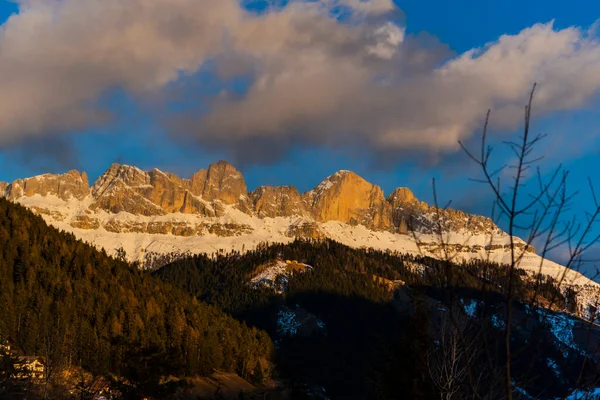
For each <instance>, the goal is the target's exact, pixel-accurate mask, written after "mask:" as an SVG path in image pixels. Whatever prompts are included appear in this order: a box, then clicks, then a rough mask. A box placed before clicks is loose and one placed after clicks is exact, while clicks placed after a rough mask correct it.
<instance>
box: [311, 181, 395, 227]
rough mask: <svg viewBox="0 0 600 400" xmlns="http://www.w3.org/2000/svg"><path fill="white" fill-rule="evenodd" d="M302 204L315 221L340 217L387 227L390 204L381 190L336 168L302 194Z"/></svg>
mask: <svg viewBox="0 0 600 400" xmlns="http://www.w3.org/2000/svg"><path fill="white" fill-rule="evenodd" d="M303 198H304V202H305V204H306V207H307V208H308V209H309V210H310V211H311V213H312V215H313V217H314V218H315V219H316V220H317V221H319V222H326V221H341V222H346V223H349V224H363V225H365V226H367V227H370V228H374V229H388V228H389V227H391V215H392V213H391V210H392V208H391V205H390V203H388V202H387V201H386V200H385V197H384V196H383V190H381V188H380V187H379V186H376V185H373V184H371V183H369V182H367V181H366V180H364V179H363V178H361V177H360V176H358V175H356V174H355V173H354V172H350V171H340V172H337V173H335V174H333V175H331V176H330V177H328V178H327V179H325V180H324V181H323V182H321V184H319V185H318V186H317V187H316V188H314V189H313V190H311V191H310V192H307V193H306V194H305V195H304V196H303Z"/></svg>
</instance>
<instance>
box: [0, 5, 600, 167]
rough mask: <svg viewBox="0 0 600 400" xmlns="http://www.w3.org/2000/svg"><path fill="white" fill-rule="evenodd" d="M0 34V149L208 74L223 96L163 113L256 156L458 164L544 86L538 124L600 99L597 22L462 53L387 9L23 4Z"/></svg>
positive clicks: (191, 131)
mask: <svg viewBox="0 0 600 400" xmlns="http://www.w3.org/2000/svg"><path fill="white" fill-rule="evenodd" d="M19 7H20V11H19V14H17V15H14V16H12V17H11V18H9V19H8V20H7V21H6V22H5V23H4V24H3V25H2V26H1V27H0V87H1V88H2V90H1V91H0V147H2V146H10V145H14V144H18V143H20V142H22V141H25V140H31V139H34V138H36V137H41V136H44V137H46V136H48V135H57V134H61V133H70V132H73V131H77V130H84V129H85V128H87V127H89V126H93V125H101V124H109V123H110V121H111V118H113V117H114V114H113V113H111V112H110V111H111V110H110V109H107V108H105V104H104V103H102V102H101V101H100V100H101V99H102V96H104V95H105V94H106V93H109V92H110V91H111V90H113V89H121V90H124V91H126V93H128V94H130V95H132V96H133V97H135V98H140V99H143V98H144V97H145V96H153V97H157V96H158V97H160V96H161V94H162V93H164V92H165V91H166V90H167V89H168V88H169V86H170V85H172V84H173V83H175V82H183V83H184V84H185V82H186V79H188V80H193V79H196V74H197V73H198V72H199V71H201V70H203V69H208V70H209V71H210V74H211V76H213V77H214V78H215V79H219V80H220V81H223V82H230V81H233V80H235V79H239V78H244V79H245V82H247V83H246V84H245V87H244V88H243V90H241V91H240V90H234V91H232V90H229V91H228V90H222V91H221V92H220V93H217V94H214V95H211V96H208V97H207V96H203V97H202V99H203V100H202V101H201V102H200V101H198V104H191V105H189V107H188V109H189V108H191V109H192V110H194V111H193V112H191V113H190V114H186V115H177V120H176V122H175V123H174V122H173V121H172V120H170V119H171V118H167V119H168V120H170V121H169V123H168V124H167V126H168V127H169V129H172V130H173V138H174V140H177V139H178V138H182V137H184V138H185V139H186V140H188V139H189V137H190V136H192V135H193V137H194V140H197V141H198V142H199V143H200V144H203V145H208V146H216V147H223V148H226V149H229V150H231V151H232V153H234V154H237V155H238V156H239V157H241V158H244V157H245V158H247V159H248V160H247V161H262V162H269V161H272V160H271V159H270V158H272V153H273V150H274V149H276V150H277V152H278V153H280V154H281V153H284V152H285V151H286V150H287V149H289V148H290V147H291V146H293V145H305V146H335V147H340V146H342V147H343V146H348V147H359V148H367V149H369V150H371V151H373V152H375V153H376V154H377V152H381V153H384V152H390V151H392V152H393V151H399V152H402V151H404V152H406V151H408V152H411V151H425V152H430V153H439V154H445V153H451V152H454V151H455V150H456V149H457V141H458V140H460V139H462V140H467V139H468V138H470V137H471V136H472V135H473V134H474V132H475V131H476V129H477V128H479V127H480V125H481V122H482V117H483V116H484V114H485V111H486V110H487V109H488V108H490V109H492V110H493V112H494V114H493V123H494V126H495V127H498V128H507V129H508V128H512V127H514V126H516V125H517V124H518V123H520V121H521V119H522V109H523V105H524V104H525V102H526V97H527V95H528V92H529V90H530V88H531V86H532V84H533V82H538V84H539V90H538V94H537V97H536V104H535V107H536V110H537V112H538V113H550V112H553V111H558V110H568V109H574V108H577V107H580V106H582V105H584V104H586V102H588V101H590V99H592V98H593V97H594V96H595V95H597V94H598V92H599V91H600V42H599V37H598V34H597V32H596V30H595V27H592V28H590V29H583V28H579V27H571V28H567V29H562V30H558V29H555V28H554V26H553V23H552V22H549V23H540V24H536V25H534V26H532V27H529V28H527V29H524V30H523V31H521V32H520V33H518V34H516V35H505V36H502V37H500V38H499V39H498V40H497V41H494V42H491V43H488V44H487V45H485V46H484V47H482V48H478V49H473V50H470V51H468V52H466V53H464V54H460V55H452V54H451V53H450V52H449V50H448V48H447V47H446V46H444V45H443V44H441V43H439V42H437V40H435V39H434V38H431V37H428V36H427V35H421V36H410V35H408V36H407V35H406V34H405V29H404V27H403V26H402V25H401V24H400V23H399V22H398V19H399V18H398V16H399V15H400V10H398V9H397V7H396V6H395V5H394V4H393V2H392V1H391V0H371V1H362V0H320V1H311V2H305V1H300V0H296V1H290V2H288V3H287V4H286V5H284V6H281V7H277V8H271V9H267V10H266V11H264V12H260V13H254V12H251V11H249V10H248V9H246V8H245V7H243V6H242V5H240V3H239V2H238V1H236V0H219V1H213V0H153V1H146V0H127V1H122V0H43V1H42V0H27V1H25V0H24V1H21V2H20V3H19Z"/></svg>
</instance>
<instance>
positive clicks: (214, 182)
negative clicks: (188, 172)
mask: <svg viewBox="0 0 600 400" xmlns="http://www.w3.org/2000/svg"><path fill="white" fill-rule="evenodd" d="M189 185H190V190H191V192H192V193H193V194H194V195H196V196H200V197H202V198H203V199H204V200H206V201H208V202H212V201H215V200H218V201H220V202H222V203H224V204H226V205H237V206H238V208H239V209H240V210H242V211H244V212H248V211H250V210H251V202H250V199H249V197H248V191H247V188H246V182H245V181H244V177H243V176H242V174H241V172H240V171H238V170H237V169H235V167H234V166H233V165H231V164H229V163H228V162H227V161H219V162H217V163H214V164H211V165H210V166H209V168H208V171H206V170H200V171H198V172H197V173H196V174H194V176H192V179H191V182H190V184H189Z"/></svg>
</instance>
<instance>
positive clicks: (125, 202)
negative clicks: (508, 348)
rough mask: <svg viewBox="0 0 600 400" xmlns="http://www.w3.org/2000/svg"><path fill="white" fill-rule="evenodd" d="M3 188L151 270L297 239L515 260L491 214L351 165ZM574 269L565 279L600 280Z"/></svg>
mask: <svg viewBox="0 0 600 400" xmlns="http://www.w3.org/2000/svg"><path fill="white" fill-rule="evenodd" d="M0 195H3V196H4V197H6V198H7V199H9V200H12V201H14V202H17V203H20V204H22V205H24V206H26V207H28V208H29V209H31V210H32V211H34V212H35V213H37V214H39V215H41V216H42V217H43V218H44V219H45V220H46V222H47V223H49V224H51V225H53V226H55V227H57V228H60V229H63V230H65V231H69V232H72V233H73V234H75V235H76V236H77V237H78V238H80V239H82V240H84V241H87V242H90V243H92V244H94V245H95V246H97V247H98V248H103V249H105V250H106V251H107V252H108V253H109V254H113V255H116V254H117V252H120V253H119V254H124V255H125V256H126V258H127V259H128V260H129V261H133V262H138V263H139V264H140V265H141V266H142V267H147V268H152V269H154V268H158V267H160V266H161V264H164V263H165V262H167V261H171V260H172V259H173V258H177V257H179V256H182V255H188V254H199V253H206V254H209V255H210V254H215V253H219V252H228V251H230V250H238V251H242V252H243V251H247V250H251V249H254V248H256V247H257V246H258V245H259V244H260V243H265V242H269V243H288V242H291V241H293V240H294V239H296V238H302V239H323V238H330V239H333V240H335V241H338V242H340V243H343V244H345V245H348V246H351V247H355V248H361V247H364V248H374V249H378V250H386V251H392V252H399V253H408V254H420V255H425V256H430V257H433V258H445V257H448V256H451V257H452V259H453V260H454V261H468V260H472V259H478V258H485V259H489V260H490V261H494V262H499V263H507V262H508V261H509V260H510V237H509V236H508V235H507V234H506V233H505V232H503V231H502V230H501V229H499V228H498V226H496V224H494V222H493V221H492V220H491V219H489V218H486V217H483V216H478V215H472V214H467V213H464V212H462V211H459V210H453V209H441V208H438V207H436V206H433V205H429V204H427V203H425V202H422V201H419V200H418V199H417V198H416V197H415V195H414V194H413V193H412V192H411V190H410V189H408V188H404V187H400V188H398V189H396V190H394V191H393V192H392V193H391V194H390V195H389V196H387V197H385V195H384V192H383V190H382V189H381V188H380V187H379V186H377V185H374V184H372V183H370V182H367V181H366V180H365V179H363V178H361V177H360V176H358V175H357V174H355V173H353V172H351V171H338V172H336V173H335V174H333V175H331V176H329V177H327V178H326V179H325V180H323V182H321V183H320V184H319V185H318V186H316V187H315V188H314V189H312V190H310V191H307V192H305V193H300V192H299V191H298V190H297V189H296V188H295V187H293V186H281V187H271V186H261V187H259V188H257V189H256V190H254V191H248V189H247V186H246V183H245V180H244V177H243V175H242V174H241V173H240V171H238V170H237V169H236V168H235V167H234V166H232V165H231V164H230V163H228V162H225V161H219V162H217V163H214V164H212V165H210V166H209V167H208V169H202V170H200V171H198V172H197V173H195V174H194V175H192V177H191V178H189V179H185V178H180V177H178V176H176V175H174V174H171V173H166V172H162V171H160V170H159V169H153V170H151V171H142V170H141V169H139V168H136V167H133V166H127V165H119V164H113V165H111V166H110V168H109V169H108V170H107V171H106V172H105V173H104V174H102V175H101V176H100V177H99V178H98V179H97V181H96V182H95V183H93V184H92V185H90V183H89V180H88V176H87V174H86V173H85V172H83V173H80V172H78V171H69V172H67V173H65V174H62V175H53V174H45V175H39V176H36V177H31V178H26V179H19V180H16V181H14V182H12V183H0ZM516 246H517V248H518V249H519V251H521V252H522V253H523V254H524V255H523V259H522V261H521V263H520V267H521V268H522V269H524V270H526V271H529V273H539V272H541V273H542V274H544V275H549V276H554V277H560V276H561V274H562V273H563V272H564V271H565V269H564V267H562V266H560V265H559V264H557V263H554V262H552V261H550V260H542V258H541V257H540V256H538V255H537V254H536V253H535V249H534V248H533V247H531V246H527V244H526V243H525V242H524V241H522V240H520V239H517V240H516ZM542 261H543V262H542ZM567 272H568V274H567V276H566V279H565V284H567V285H571V284H575V285H577V286H579V287H581V288H587V289H588V290H592V288H593V291H595V290H596V289H597V288H598V284H596V283H595V282H594V281H592V280H590V279H588V278H587V277H585V276H583V275H582V274H580V273H578V272H576V271H571V270H569V271H567ZM581 291H582V290H580V292H581ZM583 292H585V290H583Z"/></svg>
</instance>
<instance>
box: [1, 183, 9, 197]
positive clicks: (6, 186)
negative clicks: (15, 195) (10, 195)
mask: <svg viewBox="0 0 600 400" xmlns="http://www.w3.org/2000/svg"><path fill="white" fill-rule="evenodd" d="M6 189H8V182H0V197H4V194H5V193H6Z"/></svg>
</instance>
